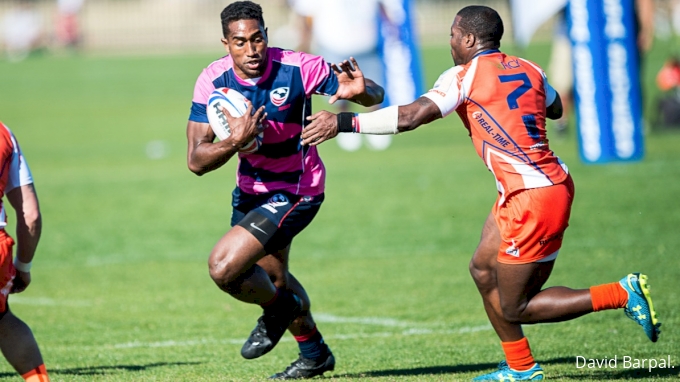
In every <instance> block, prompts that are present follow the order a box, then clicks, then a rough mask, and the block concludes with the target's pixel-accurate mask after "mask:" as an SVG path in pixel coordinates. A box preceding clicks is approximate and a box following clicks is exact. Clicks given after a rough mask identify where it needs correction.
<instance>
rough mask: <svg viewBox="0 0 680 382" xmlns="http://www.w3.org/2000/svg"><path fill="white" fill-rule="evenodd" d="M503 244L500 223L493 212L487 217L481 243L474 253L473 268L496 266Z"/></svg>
mask: <svg viewBox="0 0 680 382" xmlns="http://www.w3.org/2000/svg"><path fill="white" fill-rule="evenodd" d="M500 244H501V235H500V231H499V230H498V225H497V224H496V220H495V219H494V216H493V214H492V213H490V214H489V216H488V217H487V218H486V221H485V222H484V227H483V228H482V235H481V238H480V240H479V244H478V245H477V248H476V249H475V253H474V254H473V255H472V260H471V262H470V266H471V268H474V269H478V270H492V269H494V268H495V266H496V257H497V256H498V247H499V246H500Z"/></svg>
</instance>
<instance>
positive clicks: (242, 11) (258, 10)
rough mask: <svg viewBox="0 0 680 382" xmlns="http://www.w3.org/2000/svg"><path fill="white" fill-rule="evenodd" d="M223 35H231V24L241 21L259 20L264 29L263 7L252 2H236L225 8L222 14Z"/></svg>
mask: <svg viewBox="0 0 680 382" xmlns="http://www.w3.org/2000/svg"><path fill="white" fill-rule="evenodd" d="M220 17H221V18H222V34H223V35H224V37H227V34H229V23H231V22H232V21H239V20H257V21H258V22H259V23H260V25H261V26H262V27H264V18H263V17H262V7H261V6H260V4H256V3H253V2H252V1H235V2H233V3H231V4H229V5H227V6H226V8H224V10H223V11H222V14H221V15H220Z"/></svg>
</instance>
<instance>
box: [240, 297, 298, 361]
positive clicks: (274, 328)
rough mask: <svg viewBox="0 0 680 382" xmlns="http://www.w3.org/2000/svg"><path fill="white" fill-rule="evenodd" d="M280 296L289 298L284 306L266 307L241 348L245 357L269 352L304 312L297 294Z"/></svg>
mask: <svg viewBox="0 0 680 382" xmlns="http://www.w3.org/2000/svg"><path fill="white" fill-rule="evenodd" d="M280 298H285V299H286V300H288V301H286V303H285V304H284V306H283V307H279V308H265V309H264V311H263V312H262V316H260V318H258V319H257V325H256V326H255V329H253V331H252V332H251V333H250V337H248V339H247V340H246V342H245V343H244V344H243V347H242V348H241V355H242V356H243V358H245V359H254V358H258V357H261V356H263V355H265V354H267V353H269V352H270V351H271V350H272V349H274V346H276V344H277V343H279V340H280V339H281V337H282V336H283V334H284V333H285V332H286V329H288V327H289V326H290V324H291V323H292V322H293V321H294V320H295V319H296V318H297V317H298V316H299V315H300V313H301V312H302V302H301V301H300V298H299V297H298V296H296V295H295V294H293V293H288V292H287V293H286V295H285V296H280Z"/></svg>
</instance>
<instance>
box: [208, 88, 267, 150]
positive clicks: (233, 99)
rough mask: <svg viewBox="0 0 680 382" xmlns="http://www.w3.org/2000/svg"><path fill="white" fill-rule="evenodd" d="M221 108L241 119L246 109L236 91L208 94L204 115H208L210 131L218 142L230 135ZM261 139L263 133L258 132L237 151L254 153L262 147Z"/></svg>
mask: <svg viewBox="0 0 680 382" xmlns="http://www.w3.org/2000/svg"><path fill="white" fill-rule="evenodd" d="M222 108H225V109H227V111H228V112H229V114H231V115H232V116H233V117H241V116H242V115H243V114H245V112H246V109H247V108H248V106H247V105H246V97H244V96H243V94H241V93H239V92H237V91H236V90H234V89H229V88H217V89H215V90H213V92H212V93H210V97H208V105H207V107H206V113H207V114H208V122H209V123H210V128H212V131H213V132H214V133H215V135H216V136H217V138H219V139H220V140H224V139H226V138H228V137H229V136H230V135H231V129H230V128H229V122H228V121H227V117H226V116H225V115H224V113H223V112H222ZM262 138H263V132H260V134H258V135H256V136H255V138H253V140H252V141H250V142H248V144H247V145H245V146H243V147H242V148H241V149H240V150H239V151H240V152H242V153H247V154H251V153H254V152H256V151H257V150H259V148H260V146H261V145H262Z"/></svg>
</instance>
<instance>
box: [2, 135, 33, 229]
mask: <svg viewBox="0 0 680 382" xmlns="http://www.w3.org/2000/svg"><path fill="white" fill-rule="evenodd" d="M31 183H33V175H32V174H31V169H30V168H29V167H28V163H26V159H25V158H24V156H23V154H22V153H21V148H20V147H19V144H18V143H17V140H16V138H14V134H12V131H10V129H9V127H7V126H5V125H4V124H3V123H2V122H0V229H3V228H5V226H6V225H7V215H6V212H5V205H4V203H3V201H2V197H3V196H5V194H6V193H7V192H9V191H11V190H13V189H15V188H17V187H21V186H25V185H27V184H31Z"/></svg>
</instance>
